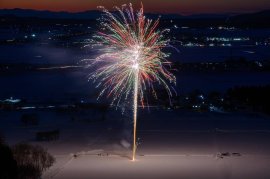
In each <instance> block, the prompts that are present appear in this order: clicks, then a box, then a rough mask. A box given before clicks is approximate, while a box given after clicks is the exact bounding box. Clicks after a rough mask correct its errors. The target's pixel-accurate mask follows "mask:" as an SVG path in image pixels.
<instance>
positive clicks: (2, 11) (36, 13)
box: [0, 9, 101, 19]
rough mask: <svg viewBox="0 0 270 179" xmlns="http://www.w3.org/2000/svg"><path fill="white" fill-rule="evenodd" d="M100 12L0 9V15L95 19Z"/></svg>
mask: <svg viewBox="0 0 270 179" xmlns="http://www.w3.org/2000/svg"><path fill="white" fill-rule="evenodd" d="M100 15H101V12H100V11H96V10H92V11H84V12H78V13H70V12H52V11H37V10H32V9H0V16H16V17H37V18H47V19H97V18H98V17H100Z"/></svg>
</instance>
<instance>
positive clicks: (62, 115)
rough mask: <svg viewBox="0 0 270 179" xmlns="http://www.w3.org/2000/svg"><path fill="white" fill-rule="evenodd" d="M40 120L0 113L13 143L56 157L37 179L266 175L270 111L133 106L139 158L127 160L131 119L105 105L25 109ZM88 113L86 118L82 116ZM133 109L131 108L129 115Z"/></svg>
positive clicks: (0, 126) (269, 171)
mask: <svg viewBox="0 0 270 179" xmlns="http://www.w3.org/2000/svg"><path fill="white" fill-rule="evenodd" d="M31 112H35V113H37V114H38V115H39V116H40V124H39V125H38V126H33V127H25V126H23V125H22V124H21V122H20V117H21V115H22V114H23V113H25V111H24V112H23V111H18V112H3V111H2V112H0V131H1V132H2V133H3V134H4V136H5V139H6V141H7V142H8V143H9V144H10V145H13V144H15V143H18V142H30V143H32V144H38V145H42V146H44V147H45V148H47V149H48V151H49V152H50V153H51V154H53V155H54V156H55V158H56V163H55V164H54V165H53V166H52V167H51V168H50V169H49V170H47V171H46V172H45V173H44V174H43V179H49V178H54V179H92V178H93V179H99V178H110V179H111V178H118V179H121V178H123V179H126V178H131V179H132V178H162V179H163V178H164V179H165V178H172V179H174V178H175V179H179V178H183V179H188V178H192V179H193V178H194V179H199V178H205V179H212V178H214V179H219V178H221V179H223V178H237V179H248V178H250V179H268V178H270V167H269V166H270V118H269V117H267V116H263V115H258V114H242V113H233V114H230V113H228V114H219V113H195V112H188V111H182V110H179V111H178V110H177V111H170V110H164V109H151V110H150V111H148V110H147V109H145V110H140V111H139V121H138V122H139V126H138V138H139V143H140V144H139V147H138V153H137V161H135V162H132V161H130V155H131V151H130V148H129V147H128V146H129V142H130V139H131V138H132V135H131V134H132V130H131V129H132V120H131V119H130V118H128V117H126V116H129V115H128V114H127V115H126V116H124V115H121V112H120V111H115V110H114V109H111V111H110V112H108V113H107V114H106V120H104V121H95V120H91V118H94V116H95V115H93V112H91V111H89V112H84V113H83V115H84V116H82V115H80V118H78V119H77V120H71V116H73V115H74V114H73V113H72V112H55V111H51V110H44V111H31ZM87 116H88V117H89V118H86V117H87ZM130 116H131V115H130ZM52 129H59V130H60V138H59V140H56V141H50V142H38V141H36V140H35V134H36V132H37V131H46V130H52Z"/></svg>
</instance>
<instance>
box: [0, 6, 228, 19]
mask: <svg viewBox="0 0 270 179" xmlns="http://www.w3.org/2000/svg"><path fill="white" fill-rule="evenodd" d="M101 14H102V12H101V11H97V10H91V11H84V12H77V13H70V12H52V11H38V10H32V9H18V8H17V9H0V16H16V17H37V18H50V19H51V18H54V19H97V18H98V17H100V15H101ZM147 16H148V17H149V18H158V17H161V18H162V19H204V18H215V19H216V18H226V17H228V16H229V15H228V14H195V15H190V16H184V15H181V14H157V13H147Z"/></svg>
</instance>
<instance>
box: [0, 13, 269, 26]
mask: <svg viewBox="0 0 270 179" xmlns="http://www.w3.org/2000/svg"><path fill="white" fill-rule="evenodd" d="M101 14H102V12H101V11H97V10H91V11H84V12H77V13H71V12H52V11H38V10H31V9H0V16H13V17H27V18H28V17H29V18H30V17H31V18H32V17H34V18H43V19H55V20H57V19H58V20H59V19H60V20H62V19H70V20H91V19H97V18H99V17H100V16H101ZM146 15H147V17H149V18H152V19H156V18H158V17H161V19H174V20H177V21H179V22H181V24H183V25H185V24H186V25H188V26H194V25H195V26H196V25H197V26H205V25H207V24H208V25H209V24H211V25H233V26H237V27H270V10H265V11H261V12H256V13H248V14H239V15H236V14H232V13H227V14H194V15H188V16H184V15H181V14H156V13H147V14H146Z"/></svg>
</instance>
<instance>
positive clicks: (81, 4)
mask: <svg viewBox="0 0 270 179" xmlns="http://www.w3.org/2000/svg"><path fill="white" fill-rule="evenodd" d="M140 1H141V0H139V1H138V0H0V7H1V8H2V9H3V8H8V9H11V8H24V9H38V10H52V11H71V12H78V11H85V10H92V9H96V6H98V5H103V6H105V7H106V8H110V7H113V6H114V5H121V4H124V3H128V2H132V3H133V4H134V5H135V6H136V5H138V4H140ZM143 4H144V8H145V11H148V12H160V13H167V12H169V13H179V14H191V13H223V12H253V11H259V10H264V9H270V0H143Z"/></svg>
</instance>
